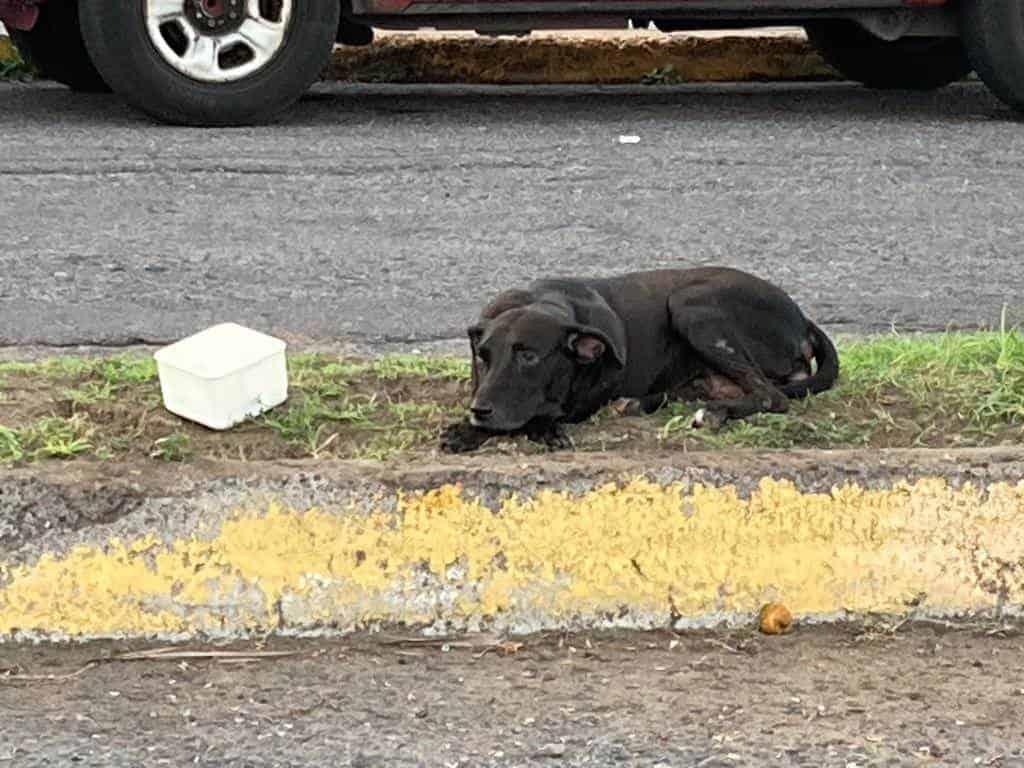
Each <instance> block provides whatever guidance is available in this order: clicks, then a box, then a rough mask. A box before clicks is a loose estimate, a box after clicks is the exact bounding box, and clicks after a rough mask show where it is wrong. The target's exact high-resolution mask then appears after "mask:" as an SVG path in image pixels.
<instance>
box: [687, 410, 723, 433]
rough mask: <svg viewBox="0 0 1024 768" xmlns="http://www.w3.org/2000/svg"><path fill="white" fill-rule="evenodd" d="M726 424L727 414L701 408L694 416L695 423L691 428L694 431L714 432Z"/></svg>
mask: <svg viewBox="0 0 1024 768" xmlns="http://www.w3.org/2000/svg"><path fill="white" fill-rule="evenodd" d="M724 423H725V414H724V413H722V412H721V411H719V410H716V409H714V408H701V409H700V410H699V411H697V412H696V413H695V414H693V422H691V424H690V426H691V427H692V428H693V429H708V430H711V431H714V430H716V429H719V428H720V427H721V426H722V425H723V424H724Z"/></svg>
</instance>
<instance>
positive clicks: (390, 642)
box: [0, 624, 1024, 768]
mask: <svg viewBox="0 0 1024 768" xmlns="http://www.w3.org/2000/svg"><path fill="white" fill-rule="evenodd" d="M517 642H518V643H521V644H522V645H521V647H520V646H519V645H517V644H515V643H510V642H508V641H506V642H505V644H504V645H499V644H497V643H498V641H497V639H493V638H492V639H487V638H484V639H481V638H476V639H475V640H472V641H471V642H465V641H463V642H460V641H459V640H436V641H435V640H423V639H417V640H410V639H401V638H389V637H387V636H383V637H382V636H381V635H377V636H374V637H371V638H357V639H350V640H332V641H326V640H302V641H298V640H274V641H272V642H268V643H266V644H258V643H253V642H249V643H244V644H242V643H235V644H234V645H232V646H230V647H231V648H234V649H236V650H245V651H266V650H278V651H280V650H285V651H292V652H294V655H292V656H287V657H281V658H257V657H251V658H249V659H225V658H218V659H191V660H188V659H169V660H143V661H110V660H109V659H110V658H111V656H112V655H114V654H117V653H121V652H124V651H125V650H126V649H127V648H128V646H124V645H111V644H101V645H95V644H94V645H86V646H69V647H54V646H34V647H30V646H6V647H3V646H0V667H2V668H5V669H6V670H7V672H6V676H5V677H3V678H0V763H2V764H9V765H17V766H26V767H27V766H44V765H46V766H55V765H59V766H68V765H76V764H81V765H89V766H94V765H95V766H107V765H110V766H114V765H116V766H129V765H131V766H140V765H146V766H156V765H173V766H184V765H193V764H195V765H217V766H314V765H315V766H378V765H379V766H405V765H408V766H485V765H486V766H526V765H572V766H583V765H587V766H611V765H636V766H641V765H642V766H647V765H652V766H653V765H665V766H669V765H671V766H737V765H751V766H753V765H757V766H766V765H800V766H841V767H842V768H852V767H853V766H881V765H900V766H903V765H958V766H973V765H982V766H1020V765H1024V635H1022V634H1021V633H1020V629H1019V627H1016V628H1015V627H1000V626H995V625H993V626H973V627H965V626H961V627H957V628H955V629H950V628H947V627H943V626H939V625H934V624H915V625H903V626H897V627H891V626H884V625H882V624H878V625H876V626H874V627H865V626H862V625H861V626H856V627H855V626H834V627H817V628H810V627H804V628H798V629H797V630H796V631H795V632H794V633H792V634H790V635H786V636H779V637H765V636H761V635H752V634H750V633H747V632H742V633H693V634H682V635H676V634H670V633H656V634H603V635H602V634H591V635H562V636H549V637H543V638H540V637H533V638H522V639H519V640H518V641H517ZM227 647H228V646H220V648H221V649H223V648H227ZM189 648H191V649H197V648H199V646H189ZM203 648H204V649H209V648H210V646H204V647H203ZM94 659H101V660H102V659H107V661H100V662H98V663H96V664H95V665H93V666H88V663H89V662H90V660H94ZM229 662H230V663H229ZM49 675H52V676H54V678H53V679H41V677H42V678H46V676H49ZM40 676H41V677H40Z"/></svg>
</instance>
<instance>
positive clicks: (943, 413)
mask: <svg viewBox="0 0 1024 768" xmlns="http://www.w3.org/2000/svg"><path fill="white" fill-rule="evenodd" d="M839 346H840V358H841V375H840V383H839V384H838V386H837V387H836V388H834V389H833V390H831V391H829V392H826V393H824V394H821V395H818V396H815V397H811V398H808V399H806V400H801V401H793V402H792V403H791V408H790V412H789V413H787V414H785V415H760V416H756V417H753V418H751V419H749V420H746V421H742V422H736V423H732V424H729V425H727V427H726V428H724V429H722V430H721V431H719V432H705V431H700V430H693V429H691V428H690V426H689V425H690V422H691V420H692V416H693V413H694V412H695V410H696V409H697V407H699V404H684V403H674V404H671V405H670V406H668V407H667V408H665V409H662V410H661V411H659V412H657V413H656V414H653V415H651V416H647V417H643V418H624V417H620V416H617V415H615V414H613V413H611V411H610V410H609V409H606V410H605V411H603V412H602V413H600V414H598V415H597V416H595V418H594V419H592V420H591V422H590V423H588V424H584V425H579V426H578V427H575V428H573V436H574V439H575V441H576V444H577V447H578V448H579V449H580V450H584V451H585V450H615V449H617V448H622V447H628V448H631V449H644V448H654V447H662V448H663V447H669V448H680V449H711V450H715V449H728V448H764V449H790V448H841V447H874V448H886V447H910V446H926V447H956V446H982V445H1000V444H1012V443H1019V442H1020V441H1021V439H1022V437H1024V335H1022V334H1021V333H1020V332H1019V331H1017V330H1004V331H992V332H978V333H946V334H937V335H912V336H900V335H887V336H880V337H875V338H869V339H860V340H852V341H846V342H843V343H841V344H840V345H839ZM469 373H470V371H469V363H468V360H465V359H461V358H436V357H419V356H409V355H405V356H391V357H384V358H379V359H374V360H365V359H349V358H341V359H339V358H337V357H332V356H327V355H320V354H299V355H293V356H292V357H291V358H290V359H289V374H290V388H291V392H290V397H289V400H288V402H287V403H286V404H285V405H283V406H280V407H279V408H276V409H274V410H273V411H272V412H270V413H267V414H264V415H263V416H262V417H260V418H258V419H255V420H252V421H250V422H247V423H246V424H243V425H239V426H238V427H236V428H234V429H232V430H228V431H226V432H214V431H211V430H206V429H204V428H202V427H199V426H197V425H194V424H190V423H188V422H185V421H183V420H181V419H178V418H177V417H175V416H173V415H172V414H170V413H168V412H167V411H165V410H164V409H163V408H162V407H161V400H160V391H159V384H158V381H157V375H156V366H155V363H154V362H153V360H152V358H150V357H132V356H115V357H107V358H79V357H62V358H55V359H52V360H46V361H42V362H38V363H0V462H4V463H7V464H10V463H17V462H25V461H32V460H40V459H47V458H62V459H68V458H74V457H82V456H88V457H90V458H93V459H100V460H102V459H108V458H127V457H137V458H149V459H152V460H155V461H188V460H190V459H192V458H196V457H205V458H231V459H246V460H250V459H277V458H303V457H318V458H324V457H339V458H366V459H386V458H390V457H394V456H396V455H402V454H406V455H409V456H410V457H412V456H415V455H417V454H421V453H424V452H429V451H432V450H434V448H435V446H436V440H437V435H438V432H439V431H440V429H441V428H442V426H443V425H444V424H446V423H448V422H449V421H451V420H452V419H455V418H458V417H459V416H460V415H461V413H463V412H464V409H465V406H466V403H467V400H468V397H469ZM492 442H496V443H497V444H496V445H494V444H492V445H489V446H488V447H487V448H486V449H485V450H488V451H495V450H498V451H507V450H510V448H509V443H508V442H507V441H506V442H501V441H492ZM511 449H512V450H526V451H536V450H539V449H538V448H536V447H534V446H528V445H527V444H526V443H525V442H524V441H522V440H520V441H517V442H516V443H515V444H514V445H513V446H512V448H511Z"/></svg>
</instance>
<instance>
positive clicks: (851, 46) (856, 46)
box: [806, 19, 971, 91]
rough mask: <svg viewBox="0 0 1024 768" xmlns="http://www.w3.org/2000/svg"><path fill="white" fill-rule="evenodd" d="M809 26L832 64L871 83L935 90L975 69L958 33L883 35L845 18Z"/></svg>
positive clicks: (881, 86)
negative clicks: (935, 35) (972, 68)
mask: <svg viewBox="0 0 1024 768" xmlns="http://www.w3.org/2000/svg"><path fill="white" fill-rule="evenodd" d="M806 30H807V39H808V40H810V42H811V45H813V46H814V47H815V48H816V49H817V50H818V53H820V54H821V57H822V58H823V59H825V62H826V63H827V64H828V65H829V66H830V67H832V68H833V69H835V70H836V71H838V72H839V74H841V75H842V76H843V77H845V78H847V79H848V80H853V81H855V82H858V83H863V84H864V85H866V86H867V87H868V88H877V89H880V90H890V89H903V90H912V91H929V90H932V89H934V88H941V87H942V86H944V85H949V84H950V83H954V82H956V81H957V80H960V79H962V78H964V77H966V76H967V75H968V74H970V72H971V64H970V62H969V61H968V59H967V54H966V52H965V51H964V47H963V43H961V41H960V40H959V39H958V38H955V37H901V38H899V39H897V40H891V41H890V40H883V39H881V38H880V37H876V36H875V35H873V34H871V33H870V32H868V31H867V30H866V29H864V28H863V27H862V26H860V24H858V23H857V22H855V21H847V20H839V19H836V20H832V19H830V20H827V21H820V22H817V23H812V24H808V25H807V26H806Z"/></svg>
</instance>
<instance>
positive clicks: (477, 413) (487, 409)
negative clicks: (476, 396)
mask: <svg viewBox="0 0 1024 768" xmlns="http://www.w3.org/2000/svg"><path fill="white" fill-rule="evenodd" d="M469 410H470V411H471V412H472V414H473V418H474V419H476V421H478V422H484V421H487V420H488V419H489V418H490V417H491V415H492V414H493V413H494V408H493V407H491V406H489V405H487V404H483V403H473V405H472V406H471V407H470V409H469Z"/></svg>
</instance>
